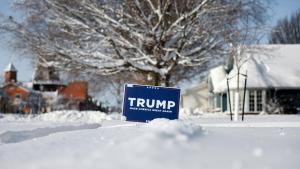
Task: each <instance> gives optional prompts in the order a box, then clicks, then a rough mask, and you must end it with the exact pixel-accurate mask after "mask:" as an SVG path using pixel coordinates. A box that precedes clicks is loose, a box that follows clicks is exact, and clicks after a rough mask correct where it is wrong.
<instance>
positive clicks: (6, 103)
mask: <svg viewBox="0 0 300 169" xmlns="http://www.w3.org/2000/svg"><path fill="white" fill-rule="evenodd" d="M4 78H5V80H4V83H3V85H2V87H0V92H1V93H0V94H1V95H0V111H2V112H12V113H37V112H49V111H53V110H60V109H75V110H86V109H92V110H96V109H98V107H97V105H96V104H95V103H93V102H92V99H91V97H89V95H88V83H87V82H86V81H73V82H70V83H68V84H65V83H63V82H62V81H61V80H60V78H59V74H58V72H57V71H56V70H55V69H54V68H53V67H43V66H41V65H38V66H37V68H36V70H35V73H34V79H33V81H32V86H30V87H26V86H25V85H23V84H22V83H20V82H18V81H17V69H16V68H15V66H14V65H13V64H11V63H10V64H9V65H8V66H7V67H6V69H5V70H4ZM4 96H5V97H4Z"/></svg>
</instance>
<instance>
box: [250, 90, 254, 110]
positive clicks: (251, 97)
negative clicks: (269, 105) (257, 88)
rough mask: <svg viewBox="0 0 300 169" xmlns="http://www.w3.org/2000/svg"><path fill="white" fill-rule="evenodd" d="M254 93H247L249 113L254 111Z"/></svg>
mask: <svg viewBox="0 0 300 169" xmlns="http://www.w3.org/2000/svg"><path fill="white" fill-rule="evenodd" d="M254 94H255V93H254V91H253V90H250V91H249V111H254V110H255V100H254V98H255V97H254Z"/></svg>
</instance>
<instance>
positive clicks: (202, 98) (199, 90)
mask: <svg viewBox="0 0 300 169" xmlns="http://www.w3.org/2000/svg"><path fill="white" fill-rule="evenodd" d="M209 102H210V95H209V90H208V83H207V81H204V82H202V83H201V84H199V85H197V86H194V87H192V88H189V89H186V90H184V91H183V92H182V93H181V103H180V106H181V107H184V108H185V109H186V110H187V111H189V112H192V111H193V110H195V109H197V108H199V107H201V110H202V111H204V112H209V111H211V109H210V103H209Z"/></svg>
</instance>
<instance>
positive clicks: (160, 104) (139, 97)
mask: <svg viewBox="0 0 300 169" xmlns="http://www.w3.org/2000/svg"><path fill="white" fill-rule="evenodd" d="M179 103H180V89H178V88H169V87H157V86H143V85H135V84H126V85H125V93H124V101H123V115H124V116H125V117H126V120H127V121H138V122H147V121H150V120H153V119H156V118H167V119H170V120H173V119H178V114H179Z"/></svg>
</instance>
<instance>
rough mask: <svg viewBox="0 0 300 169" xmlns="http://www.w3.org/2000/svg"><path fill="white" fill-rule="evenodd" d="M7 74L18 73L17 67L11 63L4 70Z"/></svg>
mask: <svg viewBox="0 0 300 169" xmlns="http://www.w3.org/2000/svg"><path fill="white" fill-rule="evenodd" d="M4 71H5V72H17V69H16V67H15V66H14V65H13V64H12V63H9V64H8V65H7V66H6V68H5V69H4Z"/></svg>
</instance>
